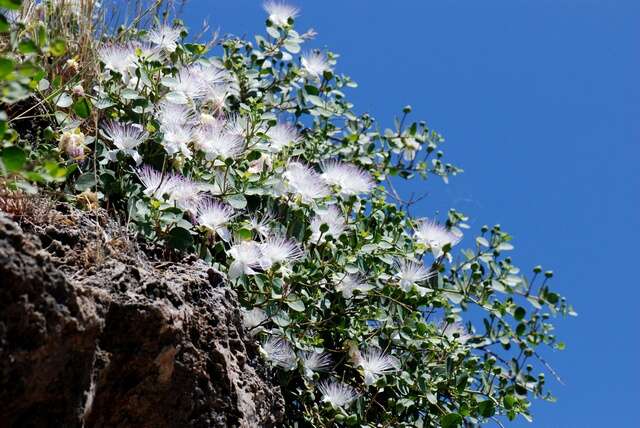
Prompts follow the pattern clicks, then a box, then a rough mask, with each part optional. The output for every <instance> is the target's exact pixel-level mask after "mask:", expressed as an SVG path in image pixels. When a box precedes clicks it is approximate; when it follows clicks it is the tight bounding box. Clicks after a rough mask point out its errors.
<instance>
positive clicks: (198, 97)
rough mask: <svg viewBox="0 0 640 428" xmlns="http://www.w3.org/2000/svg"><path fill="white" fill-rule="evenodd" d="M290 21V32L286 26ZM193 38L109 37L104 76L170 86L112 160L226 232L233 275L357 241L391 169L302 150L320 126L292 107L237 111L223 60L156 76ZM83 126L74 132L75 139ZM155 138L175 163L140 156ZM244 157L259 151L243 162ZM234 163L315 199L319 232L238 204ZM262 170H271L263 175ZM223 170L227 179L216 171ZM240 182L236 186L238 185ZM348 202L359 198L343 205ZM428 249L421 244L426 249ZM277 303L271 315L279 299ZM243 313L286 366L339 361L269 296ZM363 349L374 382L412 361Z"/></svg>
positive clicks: (338, 397)
mask: <svg viewBox="0 0 640 428" xmlns="http://www.w3.org/2000/svg"><path fill="white" fill-rule="evenodd" d="M265 9H266V10H267V12H268V14H269V20H270V21H271V23H272V24H273V25H275V26H278V27H287V26H288V25H289V22H290V20H292V19H294V18H295V17H296V16H297V14H298V10H297V9H296V8H294V7H291V6H288V5H286V4H284V3H280V2H276V1H270V2H268V3H266V4H265ZM280 30H283V31H286V28H280ZM181 37H182V29H181V28H180V27H170V26H160V27H158V28H155V29H153V30H151V31H149V32H148V34H147V35H146V38H145V40H142V41H140V42H129V43H126V44H120V45H107V46H105V47H103V48H101V49H100V50H99V57H100V60H101V61H102V63H103V64H104V69H105V73H104V75H103V78H105V79H116V77H117V78H119V79H120V82H121V83H122V84H123V86H124V87H125V88H126V89H127V90H128V91H130V92H131V91H140V88H145V87H149V85H151V80H150V79H154V80H153V81H154V82H156V83H155V85H157V84H158V82H159V84H160V87H161V88H162V91H163V93H164V96H162V97H161V99H160V101H159V102H157V103H156V104H155V105H153V106H152V109H149V112H148V113H149V114H147V116H148V117H149V122H148V123H146V124H145V125H144V126H143V125H139V124H133V123H128V122H124V121H116V120H112V121H109V122H107V123H105V124H103V125H102V127H101V129H102V135H103V137H104V139H105V140H106V141H108V142H110V144H111V145H112V148H111V146H110V149H109V150H108V151H107V155H106V159H107V161H112V162H115V161H118V160H119V158H118V156H117V155H118V154H121V155H124V157H130V158H132V159H133V161H134V162H135V163H136V165H137V166H138V168H137V169H136V173H137V176H138V178H139V180H140V182H141V183H142V186H143V192H144V195H146V196H147V197H148V198H153V199H156V200H159V201H162V202H164V203H168V204H172V205H174V206H176V207H178V208H181V209H182V210H184V211H186V212H188V213H189V216H188V217H189V219H190V221H191V222H192V223H193V224H194V225H196V226H197V230H198V231H199V232H200V233H202V234H203V236H205V237H206V239H209V240H214V239H221V240H222V241H224V243H223V245H224V248H225V252H226V255H227V261H226V263H227V264H228V268H227V269H226V274H227V277H228V278H229V279H230V280H231V281H234V282H235V283H237V282H236V281H238V280H242V278H243V277H245V276H251V275H256V274H258V273H268V275H269V276H271V275H274V274H275V275H277V276H278V277H279V278H281V279H285V280H287V279H288V278H290V276H291V274H292V272H294V268H295V264H296V263H298V262H300V261H301V260H303V259H304V258H305V257H306V255H307V251H314V248H320V247H322V246H325V247H326V248H329V249H336V248H338V246H340V245H342V244H341V243H344V242H346V241H345V239H344V238H345V236H343V235H346V234H347V233H350V232H352V231H353V230H354V229H355V227H354V226H353V224H350V221H351V220H352V216H353V212H354V211H355V212H362V210H363V209H364V208H362V207H361V205H360V202H359V201H360V199H358V197H360V196H363V195H366V194H369V193H371V192H373V191H374V189H376V184H377V179H383V178H379V177H378V176H377V174H375V173H374V174H373V175H372V174H370V173H369V172H367V171H365V170H364V169H362V168H360V167H359V166H358V165H355V164H352V163H348V162H344V161H341V160H338V159H333V158H331V159H326V160H324V162H321V163H319V164H313V163H308V161H307V160H303V159H305V158H303V156H304V154H302V155H301V153H303V152H302V151H301V150H299V148H300V146H301V145H302V144H303V142H304V139H305V137H306V135H308V134H307V131H305V130H304V129H303V126H304V124H301V122H289V121H287V119H289V120H290V119H291V118H290V117H288V118H284V119H283V118H278V119H277V120H274V119H273V116H271V117H270V118H269V119H264V120H262V119H256V118H253V117H252V118H250V117H248V116H245V115H241V114H237V113H236V114H233V113H231V112H230V111H229V106H231V105H234V101H233V99H234V98H233V97H236V96H238V95H239V84H238V81H237V78H236V77H235V76H234V75H233V74H232V73H230V72H229V71H227V70H226V69H225V68H224V66H223V65H222V64H221V63H219V62H216V60H214V59H199V60H198V61H197V62H195V63H191V64H189V65H183V66H181V67H180V66H178V67H177V68H176V67H166V68H163V70H167V71H166V73H168V74H167V75H164V76H146V75H145V71H144V67H143V65H144V64H145V61H165V60H167V59H168V58H169V57H170V56H175V54H174V55H171V54H173V53H175V52H176V51H177V50H179V49H181V48H180V39H181ZM332 64H333V60H332V57H327V56H326V55H325V54H323V53H321V52H318V51H314V52H308V53H305V54H303V55H302V56H301V68H300V73H299V74H297V75H296V76H297V78H298V79H300V80H299V83H304V84H311V83H312V81H314V82H315V83H318V82H319V80H320V79H323V78H324V77H325V76H326V73H329V72H331V71H332ZM169 70H171V71H169ZM118 76H119V77H118ZM116 80H117V79H116ZM243 87H244V86H243ZM133 96H134V97H135V94H134V95H133ZM230 99H231V100H230ZM146 113H147V112H145V114H146ZM269 113H271V112H269ZM72 137H73V136H72V135H70V136H68V138H67V140H70V139H72ZM73 138H75V137H73ZM76 139H77V138H76ZM65 141H66V140H65ZM146 143H149V144H153V143H155V144H159V145H160V146H161V148H162V150H164V152H165V153H166V155H168V159H169V161H170V162H168V163H167V164H168V165H167V166H166V168H165V167H164V166H163V171H159V170H156V169H154V168H152V167H150V166H147V165H142V166H140V165H141V163H142V161H143V158H142V155H141V148H143V149H145V150H146V149H147V148H148V147H149V146H148V145H147V144H146ZM72 146H73V148H72V149H71V148H70V147H72ZM77 147H80V145H78V144H76V145H72V144H70V143H69V144H66V145H65V150H67V151H68V152H72V151H73V152H74V153H76V152H77V153H76V154H79V153H80V151H79V149H78V148H77ZM419 147H420V145H419V144H417V143H416V144H414V145H411V144H409V145H407V146H406V147H404V148H403V149H402V150H404V151H403V156H404V158H405V159H413V158H414V157H415V153H416V151H417V150H418V149H419ZM256 151H257V154H256ZM398 153H399V152H398ZM248 154H251V157H249V156H247V155H248ZM243 156H246V157H247V159H246V160H248V162H243V161H244V160H245V159H244V158H243ZM296 156H301V157H300V158H296ZM120 158H122V156H121V157H120ZM233 162H235V164H234V163H233ZM190 163H198V164H199V165H201V166H204V169H205V170H206V176H207V177H208V179H210V177H214V178H213V179H211V181H210V182H209V183H201V182H198V181H194V180H192V179H190V178H188V177H185V176H183V175H181V174H178V173H176V172H172V171H174V165H179V166H182V165H185V164H186V165H189V164H190ZM229 165H233V167H234V168H235V167H236V165H245V166H244V168H245V170H241V168H243V167H242V166H241V167H240V168H239V172H240V173H242V174H244V177H250V178H251V179H255V180H258V179H260V178H261V177H262V178H263V177H267V178H268V180H267V181H265V182H263V183H268V184H264V186H265V188H268V190H270V191H272V193H271V196H274V197H276V198H280V201H281V202H284V203H287V204H289V205H290V206H292V207H293V208H294V209H296V210H299V209H304V210H307V211H306V212H307V213H308V214H309V216H310V218H311V220H310V224H308V229H309V230H307V231H306V236H307V237H308V241H307V242H303V243H299V242H297V241H296V240H294V239H292V238H291V237H290V236H289V235H287V233H285V232H284V231H283V229H286V228H283V227H282V225H281V224H279V220H278V218H277V216H276V215H275V214H274V215H271V214H269V213H266V214H264V215H263V216H261V217H257V216H255V215H254V216H252V215H251V213H250V212H249V211H248V209H246V208H242V207H238V206H237V205H236V204H232V199H231V198H229V195H230V194H231V195H235V193H233V192H235V191H236V190H237V189H234V186H235V184H233V180H234V179H236V177H231V178H230V180H228V178H229V177H227V172H228V170H229V169H228V166H229ZM246 165H248V167H247V166H246ZM257 174H261V175H262V176H261V177H256V175H257ZM220 176H224V179H221V180H218V179H217V178H216V177H220ZM212 181H213V182H212ZM222 182H224V184H222ZM228 182H231V184H228ZM229 189H231V192H227V190H229ZM238 192H239V191H238ZM237 196H240V197H241V196H242V195H237ZM225 198H228V199H225ZM225 200H226V201H227V202H225ZM340 201H342V202H347V203H345V204H344V205H342V204H340ZM354 202H355V203H354ZM232 205H233V207H232ZM245 206H246V204H245ZM345 206H346V208H345ZM234 207H236V208H234ZM243 218H244V220H242V219H243ZM237 224H242V226H241V229H242V230H240V232H242V233H240V232H236V233H235V234H234V231H237V229H236V226H237ZM247 231H248V233H249V236H247ZM308 232H310V234H309V233H308ZM296 236H298V235H296ZM329 237H331V239H329ZM341 238H342V239H341ZM298 239H301V238H300V237H298ZM413 239H414V241H415V242H417V243H419V244H421V245H423V246H424V247H421V248H423V249H424V248H426V249H427V250H428V251H430V252H431V253H432V254H433V256H434V257H436V258H440V257H441V256H443V255H444V254H446V256H447V257H450V255H449V253H448V252H445V249H446V248H448V247H450V246H453V245H456V244H457V243H458V242H459V241H460V240H461V234H459V233H457V231H455V230H449V229H447V228H446V227H444V226H442V225H440V224H438V223H437V222H435V221H433V220H423V221H421V222H419V223H418V225H417V227H416V228H415V230H414V233H413ZM420 256H421V254H420V253H419V254H416V255H414V257H418V258H419V257H420ZM221 270H222V271H224V270H225V269H224V268H223V269H221ZM436 275H437V272H436V271H435V270H430V269H429V268H427V267H426V266H425V265H424V263H423V261H421V260H419V259H414V258H399V259H397V260H396V261H395V264H394V272H393V275H392V276H389V277H387V278H389V284H391V285H393V286H395V287H397V288H398V289H399V290H402V291H403V292H405V293H418V294H419V295H420V296H424V295H425V294H426V293H427V292H428V291H429V288H428V286H427V282H428V281H429V280H430V279H431V278H433V277H434V276H436ZM380 281H382V280H381V279H378V278H372V277H371V275H370V274H369V273H368V272H367V273H363V272H357V271H353V270H349V273H347V272H337V273H335V274H334V275H333V276H330V277H329V278H327V279H323V281H322V283H321V284H319V285H320V286H322V287H325V285H327V287H326V288H327V289H328V290H330V291H333V292H335V293H336V297H338V298H342V299H344V300H345V301H346V302H347V304H348V305H356V304H358V303H359V302H361V301H362V300H361V299H364V298H366V297H367V296H368V295H373V294H374V293H375V291H373V292H372V290H376V289H378V287H380V289H382V287H381V286H380V285H379V282H380ZM340 296H341V297H340ZM285 297H286V296H285ZM268 310H269V314H271V313H272V311H271V309H268ZM242 318H243V323H244V326H245V328H246V329H247V331H248V332H249V333H250V334H252V335H258V334H260V335H263V336H265V338H264V340H263V341H262V342H261V351H262V354H263V355H264V357H265V358H266V359H267V360H268V361H270V362H271V364H272V365H273V366H274V367H278V368H281V369H284V370H293V369H294V368H295V367H296V366H298V363H300V368H301V370H302V373H303V375H304V376H305V377H306V378H307V379H309V380H313V379H314V377H315V379H317V378H318V376H319V375H318V372H331V371H332V365H333V360H332V358H331V357H330V356H329V354H328V353H327V352H323V351H322V350H319V349H313V350H311V351H309V350H303V351H299V352H298V351H294V349H293V348H292V346H291V344H289V342H288V341H287V340H286V339H285V338H284V337H282V336H281V335H282V332H279V331H271V330H269V328H270V326H271V325H272V321H273V319H272V318H271V316H270V315H268V314H267V312H265V311H264V310H263V309H261V308H260V307H259V306H256V307H254V308H251V309H248V310H245V311H243V314H242ZM442 334H443V335H444V336H446V337H447V338H449V340H451V341H457V342H460V343H464V342H466V340H467V337H468V336H467V335H466V333H465V332H464V330H463V329H460V328H459V327H458V326H457V325H454V324H449V325H445V326H443V327H442ZM296 352H298V354H297V355H296ZM351 354H352V355H351V360H352V363H353V367H354V368H357V369H358V370H359V371H360V373H361V375H362V377H363V380H364V385H366V386H370V385H373V384H375V383H376V382H377V381H378V380H379V379H381V378H382V377H383V376H385V375H386V374H389V373H392V372H395V371H397V370H399V368H400V362H399V360H398V359H397V358H396V357H394V356H392V355H390V354H387V353H385V352H383V351H382V350H380V349H378V348H375V347H370V348H368V349H366V350H364V351H360V350H359V349H358V348H357V347H355V349H354V350H353V352H351ZM322 376H325V375H322ZM317 388H318V390H319V391H320V392H321V394H322V397H323V400H324V401H326V402H328V403H330V404H331V405H332V406H335V407H341V408H346V407H347V406H348V405H350V404H351V403H352V402H353V401H354V400H356V399H357V398H358V396H359V394H358V392H357V391H356V389H355V388H353V387H352V386H350V385H348V384H346V383H343V382H339V381H336V380H324V381H322V382H320V383H319V384H318V385H317Z"/></svg>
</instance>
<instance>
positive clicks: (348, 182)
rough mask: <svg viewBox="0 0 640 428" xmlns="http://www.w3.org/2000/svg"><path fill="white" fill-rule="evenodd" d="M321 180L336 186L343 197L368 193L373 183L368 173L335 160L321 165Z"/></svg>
mask: <svg viewBox="0 0 640 428" xmlns="http://www.w3.org/2000/svg"><path fill="white" fill-rule="evenodd" d="M321 177H322V179H323V180H324V181H325V182H326V183H327V184H330V185H333V186H338V187H339V188H340V192H341V193H342V194H343V195H357V194H360V193H369V192H371V190H372V189H373V186H374V182H373V179H372V178H371V175H369V173H368V172H366V171H363V170H362V169H360V168H358V167H357V166H355V165H351V164H348V163H342V162H338V161H335V160H332V161H329V162H326V163H324V164H323V165H322V175H321Z"/></svg>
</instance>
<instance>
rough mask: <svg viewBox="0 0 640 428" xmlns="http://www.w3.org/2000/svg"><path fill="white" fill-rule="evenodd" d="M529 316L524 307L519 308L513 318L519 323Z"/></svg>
mask: <svg viewBox="0 0 640 428" xmlns="http://www.w3.org/2000/svg"><path fill="white" fill-rule="evenodd" d="M526 314H527V311H526V310H525V308H523V307H522V306H518V307H517V308H516V310H515V312H514V313H513V317H514V318H515V319H517V320H518V321H520V320H522V319H523V318H524V316H525V315H526Z"/></svg>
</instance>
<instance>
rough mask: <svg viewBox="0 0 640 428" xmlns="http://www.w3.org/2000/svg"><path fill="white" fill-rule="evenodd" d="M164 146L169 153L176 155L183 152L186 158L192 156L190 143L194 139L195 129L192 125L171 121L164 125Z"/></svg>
mask: <svg viewBox="0 0 640 428" xmlns="http://www.w3.org/2000/svg"><path fill="white" fill-rule="evenodd" d="M161 130H162V133H163V138H162V146H163V147H164V149H165V150H166V152H167V154H170V155H174V154H177V153H181V154H182V155H184V156H185V157H186V158H190V157H191V149H190V148H189V143H191V142H192V141H193V139H194V130H193V127H191V126H190V125H179V124H177V123H170V124H168V125H167V126H163V127H162V129H161Z"/></svg>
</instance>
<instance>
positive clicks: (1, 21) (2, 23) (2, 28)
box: [0, 13, 11, 33]
mask: <svg viewBox="0 0 640 428" xmlns="http://www.w3.org/2000/svg"><path fill="white" fill-rule="evenodd" d="M10 28H11V25H9V21H8V20H7V17H6V16H4V15H3V14H1V13H0V33H6V32H8V31H9V29H10Z"/></svg>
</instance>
